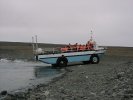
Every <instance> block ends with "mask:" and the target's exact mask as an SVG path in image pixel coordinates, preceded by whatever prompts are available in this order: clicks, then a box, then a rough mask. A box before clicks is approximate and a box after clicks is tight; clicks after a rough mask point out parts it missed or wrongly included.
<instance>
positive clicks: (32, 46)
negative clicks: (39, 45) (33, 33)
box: [32, 37, 35, 53]
mask: <svg viewBox="0 0 133 100" xmlns="http://www.w3.org/2000/svg"><path fill="white" fill-rule="evenodd" d="M32 47H33V48H32V49H33V53H34V50H35V45H34V37H32Z"/></svg>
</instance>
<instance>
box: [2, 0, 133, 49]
mask: <svg viewBox="0 0 133 100" xmlns="http://www.w3.org/2000/svg"><path fill="white" fill-rule="evenodd" d="M91 30H93V32H94V34H93V35H94V38H95V40H96V41H97V43H98V44H99V45H115V46H132V47H133V40H132V39H133V0H0V41H19V42H30V41H31V37H32V36H34V35H38V41H39V42H43V43H76V42H78V43H86V41H87V40H88V38H89V37H90V31H91Z"/></svg>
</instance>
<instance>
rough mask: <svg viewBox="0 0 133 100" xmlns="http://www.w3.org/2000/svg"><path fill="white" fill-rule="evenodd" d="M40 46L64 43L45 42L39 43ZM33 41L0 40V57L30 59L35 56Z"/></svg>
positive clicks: (46, 46) (54, 45)
mask: <svg viewBox="0 0 133 100" xmlns="http://www.w3.org/2000/svg"><path fill="white" fill-rule="evenodd" d="M38 46H39V47H40V48H51V49H52V48H54V47H60V46H63V45H60V44H48V43H47V44H43V43H39V44H38ZM32 50H33V47H32V43H22V42H0V57H1V58H9V59H10V58H11V59H28V60H31V59H33V58H34V55H33V51H32Z"/></svg>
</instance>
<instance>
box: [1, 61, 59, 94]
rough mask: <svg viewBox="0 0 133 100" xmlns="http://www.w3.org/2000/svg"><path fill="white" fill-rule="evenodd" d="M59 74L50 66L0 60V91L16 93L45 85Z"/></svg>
mask: <svg viewBox="0 0 133 100" xmlns="http://www.w3.org/2000/svg"><path fill="white" fill-rule="evenodd" d="M60 74H61V72H60V71H59V70H57V69H52V68H51V67H50V65H47V64H44V63H40V62H28V61H22V60H15V61H10V60H6V59H1V60H0V91H2V90H7V91H16V90H21V89H24V88H27V87H30V86H34V85H37V84H41V83H47V82H49V81H50V80H51V79H52V78H54V77H57V76H59V75H60Z"/></svg>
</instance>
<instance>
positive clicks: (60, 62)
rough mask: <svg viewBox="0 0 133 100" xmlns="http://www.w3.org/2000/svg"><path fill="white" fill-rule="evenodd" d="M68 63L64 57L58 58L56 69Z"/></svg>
mask: <svg viewBox="0 0 133 100" xmlns="http://www.w3.org/2000/svg"><path fill="white" fill-rule="evenodd" d="M67 63H68V60H67V58H66V57H59V58H58V60H57V66H58V67H66V66H67Z"/></svg>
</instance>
